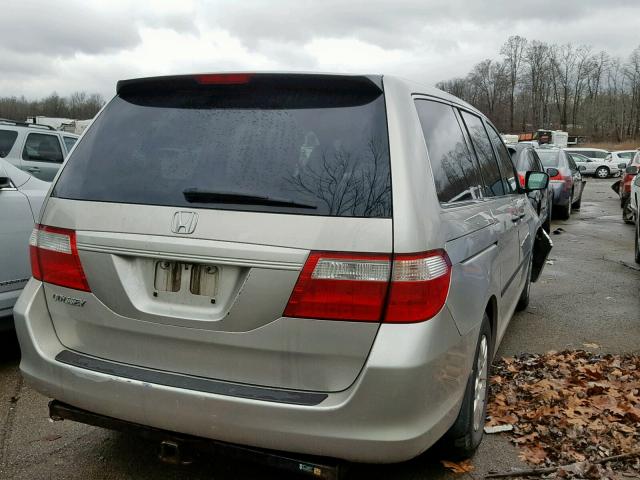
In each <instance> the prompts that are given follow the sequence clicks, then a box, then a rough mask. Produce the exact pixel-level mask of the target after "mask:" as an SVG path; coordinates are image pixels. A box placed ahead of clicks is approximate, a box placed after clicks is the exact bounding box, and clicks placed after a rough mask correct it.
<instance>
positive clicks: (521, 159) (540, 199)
mask: <svg viewBox="0 0 640 480" xmlns="http://www.w3.org/2000/svg"><path fill="white" fill-rule="evenodd" d="M509 151H510V152H511V159H512V160H513V164H514V165H515V167H516V170H517V172H518V182H519V183H520V186H521V187H522V188H524V182H525V177H526V173H527V172H530V171H534V172H545V171H546V173H548V174H549V177H553V176H555V175H557V174H558V173H559V172H558V171H557V170H556V169H555V168H549V169H547V170H545V168H544V166H543V165H542V161H541V160H540V157H538V154H537V153H536V151H535V149H534V148H533V146H532V145H530V144H526V143H519V144H516V145H512V146H510V147H509ZM528 197H529V200H530V201H531V204H532V205H533V208H534V209H535V211H536V212H537V213H538V217H539V218H540V224H541V225H542V228H544V229H545V230H546V231H547V232H549V231H550V230H551V212H552V208H553V187H552V186H551V183H549V185H548V186H547V188H546V189H544V190H536V191H535V192H530V193H529V194H528Z"/></svg>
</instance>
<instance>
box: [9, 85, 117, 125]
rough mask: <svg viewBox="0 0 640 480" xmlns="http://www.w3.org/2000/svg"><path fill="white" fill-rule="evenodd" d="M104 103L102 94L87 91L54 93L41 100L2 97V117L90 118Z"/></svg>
mask: <svg viewBox="0 0 640 480" xmlns="http://www.w3.org/2000/svg"><path fill="white" fill-rule="evenodd" d="M104 103H105V102H104V98H103V97H102V95H100V94H98V93H91V94H88V93H86V92H75V93H73V94H71V95H69V96H68V97H61V96H60V95H58V94H57V93H52V94H51V95H49V96H48V97H46V98H42V99H40V100H27V99H26V98H25V97H24V96H22V97H0V118H5V119H9V120H17V121H19V122H24V121H25V120H26V119H27V117H33V116H37V115H44V116H47V117H60V118H72V119H76V120H88V119H90V118H93V117H94V116H95V114H96V113H98V110H100V109H101V108H102V106H103V105H104Z"/></svg>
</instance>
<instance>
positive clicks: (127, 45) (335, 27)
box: [0, 0, 640, 97]
mask: <svg viewBox="0 0 640 480" xmlns="http://www.w3.org/2000/svg"><path fill="white" fill-rule="evenodd" d="M3 3H4V5H0V10H1V11H2V13H3V14H2V16H0V31H2V32H3V41H2V42H0V63H1V64H2V72H3V74H2V75H1V76H0V95H26V96H28V97H40V96H44V95H47V94H49V93H51V92H52V91H57V92H58V93H59V94H62V95H65V94H69V93H71V92H73V91H76V90H85V91H89V92H99V93H102V94H103V95H105V96H109V95H111V94H112V93H113V91H114V88H115V83H116V81H117V80H119V79H121V78H132V77H136V76H151V75H162V74H175V73H189V72H206V71H223V70H305V71H316V70H317V71H342V72H345V71H352V72H369V73H378V72H380V73H396V74H399V75H402V76H406V77H409V78H413V79H416V80H420V81H424V82H426V83H435V82H437V81H438V80H442V79H446V78H450V77H452V76H459V75H464V74H466V73H467V72H468V71H469V70H470V68H471V67H472V66H473V64H474V63H476V62H479V61H480V60H482V59H484V58H496V57H497V56H498V50H499V47H500V45H501V44H502V43H503V42H504V41H505V40H506V38H507V37H508V36H509V35H514V34H519V35H522V36H525V37H527V38H529V39H539V40H543V41H547V42H556V43H564V42H569V41H571V42H573V43H576V44H579V43H587V44H590V45H592V46H593V47H594V50H600V49H606V50H607V51H609V53H611V54H613V55H619V56H623V57H626V56H627V55H628V54H629V53H630V52H631V51H632V50H633V49H634V48H635V47H637V46H638V43H639V42H638V36H637V25H636V23H637V21H636V19H637V18H638V17H639V15H640V4H638V2H637V1H632V0H625V1H623V0H620V1H609V2H602V1H601V0H572V1H567V2H554V1H551V0H539V1H538V2H537V3H536V4H535V7H532V8H522V7H521V6H514V5H513V3H512V2H511V1H508V0H496V1H493V2H490V3H487V2H477V1H474V0H405V1H382V0H367V1H364V0H352V1H348V0H347V1H345V0H324V1H323V2H314V1H301V0H289V1H278V2H275V1H266V0H244V1H242V2H223V1H206V0H190V1H179V2H178V1H170V0H162V1H158V0H155V1H153V2H139V1H134V0H111V1H109V2H98V1H89V0H86V1H82V2H80V1H74V2H70V1H67V2H63V3H58V2H49V1H36V0H9V1H5V2H3Z"/></svg>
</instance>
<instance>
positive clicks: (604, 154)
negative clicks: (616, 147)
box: [593, 151, 609, 158]
mask: <svg viewBox="0 0 640 480" xmlns="http://www.w3.org/2000/svg"><path fill="white" fill-rule="evenodd" d="M607 155H609V153H608V152H598V151H595V152H593V156H594V157H595V158H607Z"/></svg>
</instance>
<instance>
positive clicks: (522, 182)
mask: <svg viewBox="0 0 640 480" xmlns="http://www.w3.org/2000/svg"><path fill="white" fill-rule="evenodd" d="M518 181H519V182H520V186H521V187H522V188H524V175H523V174H522V173H518Z"/></svg>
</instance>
